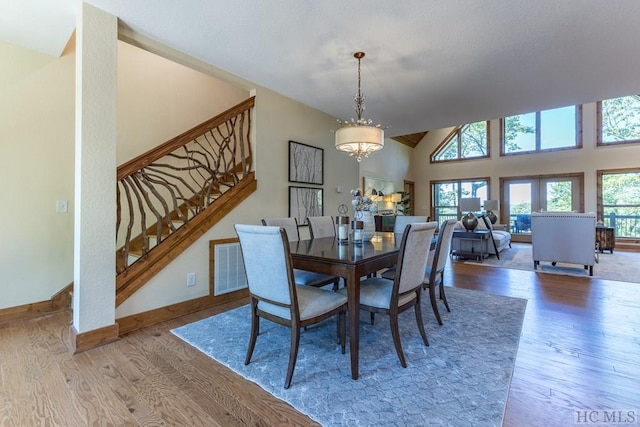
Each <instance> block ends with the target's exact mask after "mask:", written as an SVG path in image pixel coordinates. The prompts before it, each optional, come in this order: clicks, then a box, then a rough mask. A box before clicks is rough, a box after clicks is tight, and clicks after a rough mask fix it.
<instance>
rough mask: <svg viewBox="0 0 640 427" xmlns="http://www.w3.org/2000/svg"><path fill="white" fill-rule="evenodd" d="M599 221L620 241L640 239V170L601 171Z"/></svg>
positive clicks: (599, 174) (599, 177)
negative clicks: (620, 239)
mask: <svg viewBox="0 0 640 427" xmlns="http://www.w3.org/2000/svg"><path fill="white" fill-rule="evenodd" d="M598 181H599V183H598V184H599V187H600V188H601V189H602V190H601V193H600V194H598V219H599V220H601V221H603V222H604V225H605V226H607V227H613V228H614V229H615V235H616V237H621V238H634V239H637V238H638V237H640V170H629V171H625V172H621V171H615V172H613V171H611V172H608V171H599V172H598Z"/></svg>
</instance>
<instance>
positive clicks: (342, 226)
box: [336, 215, 349, 244]
mask: <svg viewBox="0 0 640 427" xmlns="http://www.w3.org/2000/svg"><path fill="white" fill-rule="evenodd" d="M336 238H337V239H338V243H341V244H346V243H349V217H348V216H342V215H339V216H337V217H336Z"/></svg>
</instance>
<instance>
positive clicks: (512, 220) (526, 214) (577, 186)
mask: <svg viewBox="0 0 640 427" xmlns="http://www.w3.org/2000/svg"><path fill="white" fill-rule="evenodd" d="M500 192H501V194H502V197H501V206H502V209H503V212H502V213H504V215H505V216H504V218H501V220H502V221H503V222H504V223H505V224H509V230H510V231H511V237H512V238H511V240H512V241H514V242H531V212H538V211H552V212H571V211H582V210H584V174H583V173H568V174H555V175H538V176H523V177H509V178H501V179H500Z"/></svg>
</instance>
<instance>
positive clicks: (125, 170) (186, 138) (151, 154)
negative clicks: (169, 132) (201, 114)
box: [117, 96, 256, 181]
mask: <svg viewBox="0 0 640 427" xmlns="http://www.w3.org/2000/svg"><path fill="white" fill-rule="evenodd" d="M255 99H256V98H255V96H252V97H251V98H248V99H247V100H245V101H243V102H241V103H240V104H237V105H235V106H233V107H231V108H229V109H228V110H226V111H224V112H223V113H220V114H218V115H217V116H215V117H212V118H211V119H209V120H206V121H204V122H202V123H200V124H199V125H197V126H195V127H193V128H191V129H189V130H188V131H186V132H184V133H182V134H181V135H178V136H176V137H175V138H172V139H170V140H169V141H167V142H165V143H164V144H161V145H159V146H157V147H155V148H152V149H151V150H149V151H147V152H146V153H143V154H141V155H139V156H138V157H135V158H133V159H131V160H129V161H128V162H126V163H124V164H122V165H121V166H119V167H118V173H117V180H118V181H120V180H122V179H123V178H126V177H127V176H129V175H131V174H133V173H135V172H137V171H139V170H140V169H142V168H144V167H146V166H148V165H149V164H151V163H153V162H155V161H156V160H158V159H161V158H162V157H164V156H166V155H167V154H169V153H171V152H173V151H175V150H176V149H178V148H180V147H182V146H183V145H185V144H186V143H188V142H190V141H192V140H194V139H195V138H197V137H199V136H200V135H203V134H205V133H206V132H208V131H210V130H212V129H214V128H216V127H217V126H220V125H221V124H222V123H224V122H226V121H227V120H230V119H232V118H233V117H235V116H237V115H238V114H240V113H242V112H243V111H246V110H248V109H250V108H253V106H254V105H255Z"/></svg>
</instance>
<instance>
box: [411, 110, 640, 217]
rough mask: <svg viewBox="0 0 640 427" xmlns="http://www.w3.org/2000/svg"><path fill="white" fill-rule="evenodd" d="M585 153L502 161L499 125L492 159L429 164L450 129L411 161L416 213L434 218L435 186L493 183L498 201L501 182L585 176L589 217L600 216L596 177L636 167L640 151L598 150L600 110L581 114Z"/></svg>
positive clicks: (427, 141)
mask: <svg viewBox="0 0 640 427" xmlns="http://www.w3.org/2000/svg"><path fill="white" fill-rule="evenodd" d="M582 123H583V141H582V144H583V147H582V149H579V150H566V151H553V152H547V153H535V154H523V155H515V156H505V157H500V129H499V126H500V125H499V120H497V119H496V120H491V122H490V150H491V157H490V158H489V159H479V160H467V161H461V162H447V163H440V164H438V163H429V158H430V156H431V153H432V152H433V151H434V150H435V149H436V147H437V146H438V145H439V144H440V143H441V142H442V141H443V140H444V138H445V137H446V136H447V135H448V134H449V132H450V131H451V129H452V128H445V129H437V130H434V131H430V132H429V133H428V134H427V135H426V136H425V138H424V139H423V140H422V141H421V142H420V143H419V144H418V146H417V147H416V148H415V150H414V152H413V153H412V156H411V170H412V171H413V176H414V178H415V183H416V193H417V197H418V204H417V205H416V213H417V214H420V215H430V214H431V212H430V208H431V188H430V181H431V180H445V179H460V178H462V179H466V178H478V177H489V178H490V188H489V191H490V196H491V198H494V199H499V198H501V197H500V177H515V176H527V175H549V174H560V173H572V172H583V173H584V186H585V188H584V190H585V191H584V192H585V197H584V200H585V211H586V212H595V211H596V171H597V170H600V169H617V168H633V167H636V168H637V167H638V159H639V158H640V145H637V144H636V145H620V146H615V147H596V104H595V103H591V104H585V105H583V108H582Z"/></svg>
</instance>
